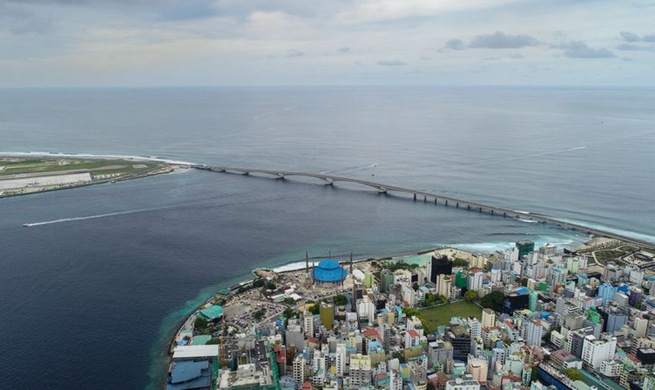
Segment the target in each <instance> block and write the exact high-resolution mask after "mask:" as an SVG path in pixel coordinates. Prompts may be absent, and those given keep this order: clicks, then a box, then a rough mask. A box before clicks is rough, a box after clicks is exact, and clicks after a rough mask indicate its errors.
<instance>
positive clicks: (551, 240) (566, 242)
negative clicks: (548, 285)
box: [437, 236, 588, 254]
mask: <svg viewBox="0 0 655 390" xmlns="http://www.w3.org/2000/svg"><path fill="white" fill-rule="evenodd" d="M587 239H588V237H581V238H580V240H575V239H573V238H564V237H550V236H543V237H539V238H538V239H537V240H534V247H535V249H536V248H540V247H542V246H544V245H546V244H550V245H555V246H556V247H558V248H560V249H561V248H568V249H573V248H575V247H577V246H580V245H582V244H583V243H584V242H585V241H587ZM437 245H440V246H447V247H450V248H455V249H460V250H463V251H467V252H471V253H486V254H491V253H494V252H498V251H500V252H502V251H504V250H505V249H508V248H513V247H515V246H516V243H515V242H513V241H496V242H478V243H458V244H450V245H443V244H437Z"/></svg>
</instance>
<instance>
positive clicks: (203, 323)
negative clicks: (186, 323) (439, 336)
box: [193, 317, 209, 331]
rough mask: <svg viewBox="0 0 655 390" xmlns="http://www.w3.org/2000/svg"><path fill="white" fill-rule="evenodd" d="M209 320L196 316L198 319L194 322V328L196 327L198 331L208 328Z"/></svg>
mask: <svg viewBox="0 0 655 390" xmlns="http://www.w3.org/2000/svg"><path fill="white" fill-rule="evenodd" d="M208 324H209V322H208V321H207V320H206V319H204V318H201V317H196V320H195V321H194V323H193V328H194V329H196V330H197V331H200V330H204V329H206V328H207V325H208Z"/></svg>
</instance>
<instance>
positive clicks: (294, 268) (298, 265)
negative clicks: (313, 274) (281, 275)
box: [273, 261, 312, 272]
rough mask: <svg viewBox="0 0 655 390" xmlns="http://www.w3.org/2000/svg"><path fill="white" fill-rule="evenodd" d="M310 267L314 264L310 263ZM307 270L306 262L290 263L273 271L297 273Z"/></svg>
mask: <svg viewBox="0 0 655 390" xmlns="http://www.w3.org/2000/svg"><path fill="white" fill-rule="evenodd" d="M309 264H310V266H311V265H312V262H311V261H310V262H309ZM304 268H305V262H304V261H301V262H297V263H289V264H285V265H281V266H279V267H275V268H273V271H275V272H285V271H297V270H299V269H304Z"/></svg>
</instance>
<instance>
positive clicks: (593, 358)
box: [582, 335, 616, 370]
mask: <svg viewBox="0 0 655 390" xmlns="http://www.w3.org/2000/svg"><path fill="white" fill-rule="evenodd" d="M615 352H616V337H611V336H608V337H606V338H605V339H597V338H596V337H594V336H593V335H589V336H587V337H585V341H584V346H583V347H582V361H583V362H584V363H586V364H588V365H589V366H591V367H593V368H594V370H597V369H599V368H600V363H601V362H603V361H605V360H611V359H613V358H614V353H615Z"/></svg>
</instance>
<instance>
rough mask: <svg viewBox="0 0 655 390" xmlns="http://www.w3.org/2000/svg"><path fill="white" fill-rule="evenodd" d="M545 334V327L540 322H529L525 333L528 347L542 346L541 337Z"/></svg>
mask: <svg viewBox="0 0 655 390" xmlns="http://www.w3.org/2000/svg"><path fill="white" fill-rule="evenodd" d="M543 333H544V327H543V325H542V324H541V321H539V320H532V321H530V322H528V325H527V329H526V332H525V343H526V344H527V345H528V346H533V345H536V346H539V345H541V337H542V336H543Z"/></svg>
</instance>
